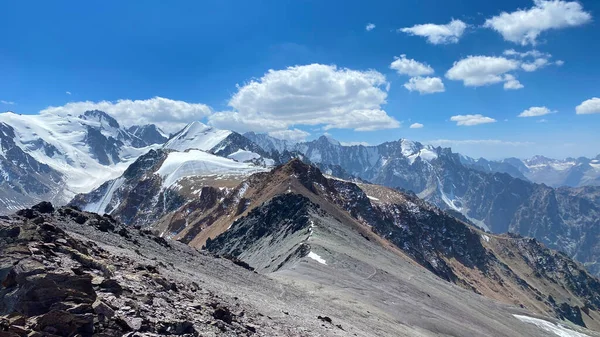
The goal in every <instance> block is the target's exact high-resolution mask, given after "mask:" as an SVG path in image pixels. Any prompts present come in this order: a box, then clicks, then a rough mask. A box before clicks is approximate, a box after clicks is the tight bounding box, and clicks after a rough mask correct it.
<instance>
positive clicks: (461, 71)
mask: <svg viewBox="0 0 600 337" xmlns="http://www.w3.org/2000/svg"><path fill="white" fill-rule="evenodd" d="M518 67H519V62H517V61H515V60H510V59H507V58H504V57H493V56H468V57H467V58H464V59H462V60H460V61H457V62H454V65H453V66H452V68H450V70H448V72H446V78H448V79H450V80H454V81H463V84H464V85H465V86H468V87H479V86H484V85H490V84H494V83H498V82H503V81H508V80H510V79H507V78H506V77H504V76H503V75H504V74H506V73H507V72H509V71H512V70H515V69H517V68H518ZM513 79H514V78H513Z"/></svg>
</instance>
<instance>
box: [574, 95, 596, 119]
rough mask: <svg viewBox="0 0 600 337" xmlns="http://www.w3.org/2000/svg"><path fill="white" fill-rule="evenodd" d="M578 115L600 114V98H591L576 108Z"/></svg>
mask: <svg viewBox="0 0 600 337" xmlns="http://www.w3.org/2000/svg"><path fill="white" fill-rule="evenodd" d="M575 112H576V113H577V114H578V115H588V114H597V113H600V98H598V97H594V98H590V99H588V100H586V101H584V102H583V103H581V104H579V105H578V106H577V107H576V108H575Z"/></svg>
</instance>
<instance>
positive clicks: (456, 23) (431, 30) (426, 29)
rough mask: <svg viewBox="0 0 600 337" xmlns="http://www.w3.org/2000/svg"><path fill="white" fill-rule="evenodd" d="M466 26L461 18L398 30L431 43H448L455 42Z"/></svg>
mask: <svg viewBox="0 0 600 337" xmlns="http://www.w3.org/2000/svg"><path fill="white" fill-rule="evenodd" d="M466 28H467V24H466V23H464V22H462V21H461V20H452V21H450V22H449V23H447V24H445V25H436V24H433V23H426V24H422V25H415V26H412V27H406V28H400V29H398V32H402V33H407V34H410V35H416V36H421V37H425V38H427V42H429V43H431V44H449V43H457V42H458V40H459V39H460V37H461V36H462V35H463V33H464V32H465V29H466Z"/></svg>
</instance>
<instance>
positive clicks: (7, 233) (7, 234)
mask: <svg viewBox="0 0 600 337" xmlns="http://www.w3.org/2000/svg"><path fill="white" fill-rule="evenodd" d="M20 233H21V228H20V227H18V226H11V227H2V228H0V238H16V237H19V234H20Z"/></svg>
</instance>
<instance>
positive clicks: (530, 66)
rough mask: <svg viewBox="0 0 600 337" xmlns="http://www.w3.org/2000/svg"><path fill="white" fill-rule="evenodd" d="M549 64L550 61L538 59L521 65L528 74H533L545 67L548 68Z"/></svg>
mask: <svg viewBox="0 0 600 337" xmlns="http://www.w3.org/2000/svg"><path fill="white" fill-rule="evenodd" d="M548 64H549V63H548V59H545V58H537V59H535V60H534V61H533V62H529V63H521V68H522V69H523V70H525V71H527V72H532V71H536V70H538V69H540V68H543V67H545V66H547V65H548Z"/></svg>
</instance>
